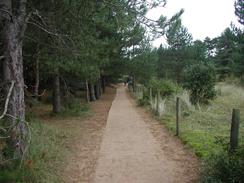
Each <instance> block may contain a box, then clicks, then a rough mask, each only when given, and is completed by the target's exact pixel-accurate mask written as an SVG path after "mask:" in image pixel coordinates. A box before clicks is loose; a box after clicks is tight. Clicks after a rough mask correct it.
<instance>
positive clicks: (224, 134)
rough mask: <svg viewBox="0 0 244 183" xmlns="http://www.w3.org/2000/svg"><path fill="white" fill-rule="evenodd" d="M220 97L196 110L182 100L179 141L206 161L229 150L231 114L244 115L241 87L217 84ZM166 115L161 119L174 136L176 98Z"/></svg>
mask: <svg viewBox="0 0 244 183" xmlns="http://www.w3.org/2000/svg"><path fill="white" fill-rule="evenodd" d="M216 89H217V91H218V96H217V97H216V99H215V100H213V101H212V103H211V104H210V105H208V106H202V107H201V110H197V109H195V108H194V106H190V104H189V102H187V96H186V94H185V93H184V94H183V95H182V96H180V97H181V99H182V100H181V111H182V112H181V121H180V138H181V139H182V140H183V142H184V143H186V144H188V145H190V146H191V147H192V148H193V149H194V151H195V153H196V154H197V155H198V156H199V157H203V158H207V157H208V156H210V155H211V154H212V153H213V152H217V151H220V150H223V149H227V148H228V145H229V136H230V127H231V112H232V109H233V108H239V109H240V111H241V114H244V89H243V88H241V87H238V86H234V85H230V84H228V85H227V84H226V83H218V85H217V86H216ZM165 107H166V111H165V114H164V115H163V117H162V119H161V121H160V122H161V123H162V124H164V125H165V126H166V127H167V128H168V129H169V130H171V131H173V132H175V98H171V99H167V101H166V104H165ZM243 117H244V115H241V124H240V134H239V142H240V145H243V144H244V140H243V137H244V124H243V120H244V118H243Z"/></svg>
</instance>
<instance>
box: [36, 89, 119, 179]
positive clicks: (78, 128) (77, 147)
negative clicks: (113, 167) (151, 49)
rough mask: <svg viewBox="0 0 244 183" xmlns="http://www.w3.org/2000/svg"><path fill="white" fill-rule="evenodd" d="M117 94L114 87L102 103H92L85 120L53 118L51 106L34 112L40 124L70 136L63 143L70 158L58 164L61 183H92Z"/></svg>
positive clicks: (78, 118) (67, 156) (100, 101)
mask: <svg viewBox="0 0 244 183" xmlns="http://www.w3.org/2000/svg"><path fill="white" fill-rule="evenodd" d="M115 91H116V89H115V88H114V87H107V88H106V92H105V94H103V95H102V97H101V98H100V99H99V100H97V101H95V102H92V103H90V108H91V114H90V115H88V116H86V117H84V116H82V117H64V118H63V117H60V116H50V112H51V110H52V109H51V106H50V105H45V106H40V107H37V108H35V109H34V111H33V112H34V113H35V115H36V116H37V117H38V118H39V119H41V121H43V122H44V123H47V124H49V125H54V126H55V127H57V128H62V129H65V131H67V132H68V134H69V135H67V136H66V138H65V140H64V142H63V143H64V144H65V152H67V154H66V155H65V157H63V159H62V160H59V161H62V163H60V164H62V165H63V166H61V167H57V169H58V170H57V171H58V175H59V176H60V177H61V179H62V182H64V183H90V182H91V179H92V177H93V176H94V172H95V166H96V162H97V158H98V154H99V150H100V144H101V141H102V135H103V130H104V128H105V126H106V122H107V116H108V112H109V110H110V107H111V105H112V101H113V99H114V96H115Z"/></svg>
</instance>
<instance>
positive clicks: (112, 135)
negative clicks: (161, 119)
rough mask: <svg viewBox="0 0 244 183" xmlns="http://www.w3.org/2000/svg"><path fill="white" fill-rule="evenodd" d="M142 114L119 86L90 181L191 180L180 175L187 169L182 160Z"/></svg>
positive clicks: (154, 182) (149, 182) (164, 182)
mask: <svg viewBox="0 0 244 183" xmlns="http://www.w3.org/2000/svg"><path fill="white" fill-rule="evenodd" d="M142 116H143V115H140V114H139V113H138V112H137V109H136V108H135V106H134V105H133V104H132V103H131V102H130V101H129V98H128V96H127V94H126V90H125V89H124V88H123V87H120V88H118V89H117V94H116V98H115V100H114V101H113V104H112V107H111V109H110V112H109V116H108V120H107V126H106V129H105V132H104V136H103V141H102V145H101V149H100V155H99V159H98V164H97V167H96V173H95V177H94V181H93V182H94V183H144V182H145V183H171V182H181V183H184V182H193V180H192V179H187V178H185V177H187V175H181V174H183V173H184V172H187V171H182V169H185V170H187V166H185V167H183V166H182V161H178V160H177V159H175V157H177V152H176V151H173V152H172V153H173V154H172V155H171V154H170V153H168V152H167V151H164V149H163V148H162V145H161V143H160V142H159V141H158V139H157V138H155V136H154V135H153V133H152V131H151V129H150V127H148V125H147V123H146V121H145V120H144V118H143V117H142ZM168 145H170V144H168ZM172 145H175V144H172ZM177 145H178V144H177ZM178 148H179V147H178ZM182 149H183V146H182ZM181 152H182V151H181ZM181 155H182V153H180V154H179V156H181ZM171 156H172V157H174V158H171ZM183 159H184V158H183ZM184 160H187V158H186V159H184ZM188 160H189V159H188ZM183 164H184V163H183ZM185 164H186V165H187V164H191V162H185ZM189 173H191V172H189ZM181 176H182V178H180V179H179V177H181ZM189 176H190V175H189Z"/></svg>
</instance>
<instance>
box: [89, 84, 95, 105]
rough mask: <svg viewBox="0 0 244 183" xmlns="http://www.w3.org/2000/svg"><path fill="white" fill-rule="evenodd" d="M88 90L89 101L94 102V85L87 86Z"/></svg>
mask: <svg viewBox="0 0 244 183" xmlns="http://www.w3.org/2000/svg"><path fill="white" fill-rule="evenodd" d="M89 89H90V99H91V101H95V100H96V96H95V88H94V84H92V83H91V84H89Z"/></svg>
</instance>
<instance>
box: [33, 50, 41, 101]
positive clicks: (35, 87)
mask: <svg viewBox="0 0 244 183" xmlns="http://www.w3.org/2000/svg"><path fill="white" fill-rule="evenodd" d="M35 75H36V77H35V86H34V96H35V99H36V100H37V99H38V96H39V84H40V71H39V53H37V57H36V63H35Z"/></svg>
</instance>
